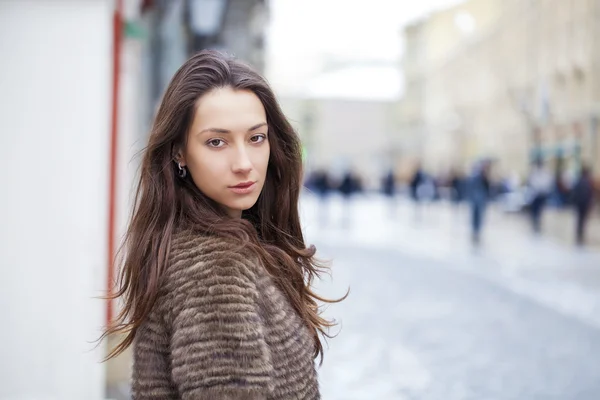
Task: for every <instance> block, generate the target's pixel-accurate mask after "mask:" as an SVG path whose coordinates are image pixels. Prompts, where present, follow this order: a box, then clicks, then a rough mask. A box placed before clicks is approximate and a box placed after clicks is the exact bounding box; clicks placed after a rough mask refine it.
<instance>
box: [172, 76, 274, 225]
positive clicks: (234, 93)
mask: <svg viewBox="0 0 600 400" xmlns="http://www.w3.org/2000/svg"><path fill="white" fill-rule="evenodd" d="M269 153H270V147H269V138H268V129H267V117H266V113H265V109H264V107H263V105H262V103H261V102H260V100H259V99H258V97H257V96H256V95H255V94H254V93H253V92H252V91H249V90H234V89H232V88H231V87H225V88H220V89H215V90H212V91H211V92H208V93H206V94H205V95H204V96H202V97H200V98H199V99H198V101H197V102H196V113H195V115H194V118H193V121H192V126H191V128H190V131H189V132H188V137H187V143H186V146H185V149H184V150H183V151H182V152H181V153H179V159H178V161H180V162H181V165H182V166H184V165H185V166H187V168H188V171H189V173H190V175H191V178H192V179H193V181H194V184H195V185H196V186H197V187H198V189H200V191H202V193H204V194H205V195H206V196H208V197H210V198H211V199H212V200H214V201H216V202H217V203H219V204H221V205H222V206H223V207H224V208H225V210H227V212H228V214H229V215H230V216H232V217H241V215H242V211H243V210H247V209H249V208H251V207H252V206H253V205H254V204H255V203H256V200H257V199H258V196H259V195H260V192H261V191H262V188H263V185H264V183H265V179H266V176H267V165H268V164H269Z"/></svg>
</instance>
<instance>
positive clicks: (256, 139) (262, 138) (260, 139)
mask: <svg viewBox="0 0 600 400" xmlns="http://www.w3.org/2000/svg"><path fill="white" fill-rule="evenodd" d="M265 140H267V136H266V135H264V134H262V133H261V134H260V135H254V136H252V137H251V138H250V141H251V142H252V143H262V142H264V141H265Z"/></svg>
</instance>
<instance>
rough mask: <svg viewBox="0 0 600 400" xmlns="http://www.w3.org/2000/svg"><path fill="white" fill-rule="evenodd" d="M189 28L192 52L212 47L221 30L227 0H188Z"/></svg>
mask: <svg viewBox="0 0 600 400" xmlns="http://www.w3.org/2000/svg"><path fill="white" fill-rule="evenodd" d="M189 7H190V8H189V13H190V14H189V27H190V30H191V33H192V35H193V37H194V40H193V49H192V50H194V51H197V50H201V49H203V48H206V47H208V46H210V45H212V44H213V43H214V41H215V38H216V36H217V35H218V34H219V32H220V30H221V26H222V24H223V16H224V15H225V9H226V7H227V0H189Z"/></svg>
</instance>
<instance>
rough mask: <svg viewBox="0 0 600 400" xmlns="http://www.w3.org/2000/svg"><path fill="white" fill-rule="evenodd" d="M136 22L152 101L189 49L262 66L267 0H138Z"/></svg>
mask: <svg viewBox="0 0 600 400" xmlns="http://www.w3.org/2000/svg"><path fill="white" fill-rule="evenodd" d="M141 11H142V12H141V16H140V19H139V20H138V21H136V22H137V23H139V24H140V25H141V26H143V27H144V29H145V31H146V32H147V38H146V39H147V40H146V43H147V46H146V48H147V52H146V53H147V54H146V57H145V58H146V59H147V61H148V71H149V78H150V81H149V86H150V87H152V92H151V98H150V100H151V101H152V105H153V106H155V105H156V103H157V102H158V101H159V99H160V96H161V94H162V92H163V91H164V89H165V88H166V86H167V84H168V83H169V81H170V79H171V77H172V76H173V74H174V73H175V71H176V70H177V69H178V68H179V66H181V64H183V62H184V61H185V60H186V59H187V58H188V57H189V56H190V55H192V54H193V53H196V52H198V51H200V50H202V49H206V48H213V49H219V50H223V51H226V52H227V53H230V54H233V55H235V56H236V57H237V58H239V59H241V60H243V61H245V62H247V63H249V64H250V65H252V66H253V67H254V68H255V69H257V70H258V71H259V72H261V73H262V72H264V69H265V42H266V40H265V35H266V31H267V22H268V16H269V15H268V2H267V1H266V0H143V1H142V2H141Z"/></svg>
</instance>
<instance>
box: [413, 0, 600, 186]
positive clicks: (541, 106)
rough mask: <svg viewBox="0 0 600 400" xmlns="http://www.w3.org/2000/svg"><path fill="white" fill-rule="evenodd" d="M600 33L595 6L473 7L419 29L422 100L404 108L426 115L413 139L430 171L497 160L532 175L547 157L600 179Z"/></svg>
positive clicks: (505, 168)
mask: <svg viewBox="0 0 600 400" xmlns="http://www.w3.org/2000/svg"><path fill="white" fill-rule="evenodd" d="M599 25H600V3H599V2H597V1H594V0H569V1H564V0H530V1H518V0H507V1H497V0H470V1H467V2H465V3H463V4H460V5H458V6H456V7H453V8H451V9H448V10H445V11H441V12H439V13H435V14H433V15H432V16H430V17H428V18H427V19H425V20H423V21H421V22H419V29H420V30H421V31H423V33H422V34H421V37H422V38H425V39H424V40H423V39H421V43H424V45H422V48H421V50H420V51H421V52H424V53H425V55H422V56H421V61H420V62H421V64H420V66H421V68H420V70H419V72H418V77H419V85H420V87H421V88H422V89H421V93H422V94H421V95H420V97H419V98H418V100H415V99H417V97H416V96H414V95H413V93H411V92H410V91H407V93H406V94H407V96H406V98H405V100H404V102H403V104H411V103H414V104H419V105H420V107H421V109H420V112H421V118H422V120H421V121H422V127H423V128H422V132H420V133H418V134H417V133H415V132H408V136H409V137H410V136H412V140H413V141H415V140H416V141H417V142H419V144H420V148H421V149H422V151H421V153H420V154H419V156H421V157H422V158H423V159H424V161H425V163H426V164H427V165H429V166H430V167H431V168H447V167H449V166H455V165H460V166H462V167H466V166H467V165H469V164H470V163H471V162H473V161H474V160H476V159H478V158H480V157H491V158H494V159H495V160H497V165H498V166H499V169H500V170H501V171H502V172H503V173H507V174H508V173H519V174H520V175H521V176H523V175H524V174H525V173H526V172H527V169H528V166H529V163H530V162H531V161H532V160H533V159H536V158H542V159H544V160H546V161H547V162H548V164H551V165H561V166H564V167H565V168H566V169H567V170H571V171H574V170H576V169H577V168H578V167H579V166H580V165H581V164H582V163H587V164H591V165H592V166H593V167H595V168H594V169H595V170H596V171H597V172H598V169H599V168H600V164H599V163H598V159H599V158H600V143H599V139H598V135H599V133H598V115H599V114H598V111H599V110H598V105H599V101H600V90H599V88H600V87H599V80H600V63H599V53H600V51H599V49H598V48H597V47H594V46H593V40H594V38H595V37H597V35H598V33H599V32H598V29H599V28H598V26H599ZM414 29H415V28H414V26H412V27H408V28H407V29H406V31H405V38H406V40H407V48H409V47H410V45H409V43H411V42H412V41H414V35H413V34H412V33H413V31H414ZM407 57H408V59H410V53H407ZM407 62H408V60H407ZM407 62H405V65H406V64H407ZM405 74H406V76H407V81H408V80H409V79H410V77H411V76H412V75H414V73H413V72H411V71H410V70H409V69H405ZM413 107H414V106H413ZM406 121H408V120H406ZM415 137H417V138H418V139H414V138H415Z"/></svg>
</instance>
